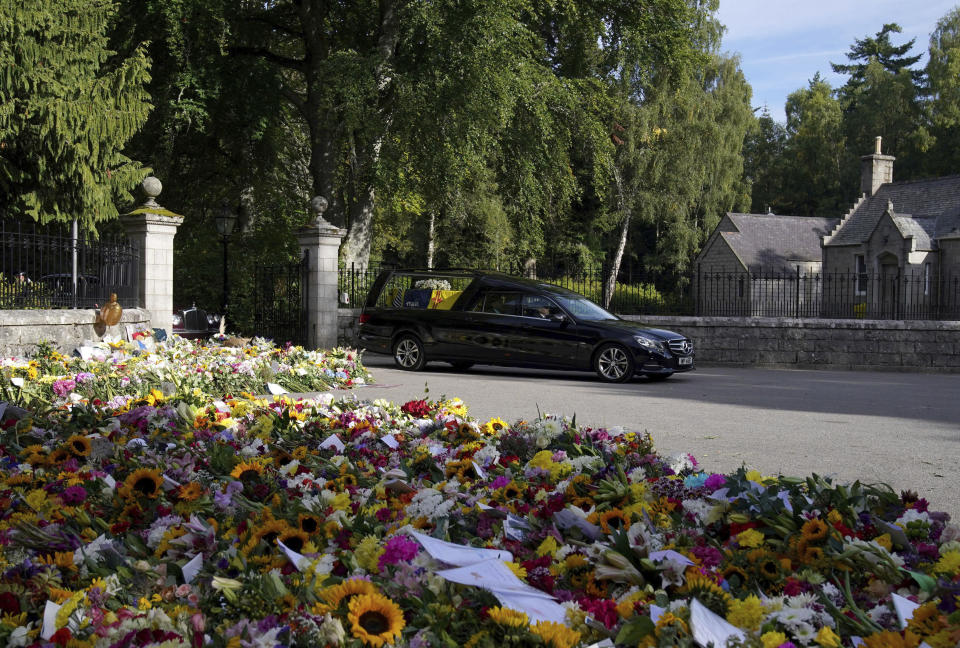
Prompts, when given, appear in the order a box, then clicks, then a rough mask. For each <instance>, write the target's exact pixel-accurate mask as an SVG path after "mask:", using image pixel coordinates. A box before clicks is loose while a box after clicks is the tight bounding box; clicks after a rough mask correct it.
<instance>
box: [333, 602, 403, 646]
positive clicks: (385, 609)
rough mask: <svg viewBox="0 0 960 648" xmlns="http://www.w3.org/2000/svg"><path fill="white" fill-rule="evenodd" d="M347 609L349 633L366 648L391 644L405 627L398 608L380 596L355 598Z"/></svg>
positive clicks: (401, 613)
mask: <svg viewBox="0 0 960 648" xmlns="http://www.w3.org/2000/svg"><path fill="white" fill-rule="evenodd" d="M349 608H350V613H349V614H348V615H347V620H348V621H350V633H351V634H352V635H353V636H354V637H356V638H358V639H360V640H361V641H362V642H363V643H365V644H367V645H368V646H374V647H375V648H379V647H380V646H383V645H384V644H387V643H393V642H394V641H396V640H397V639H399V638H400V631H401V630H403V627H404V626H405V625H406V621H404V618H403V611H402V610H401V609H400V607H399V606H398V605H397V604H396V603H394V602H393V601H392V600H390V599H389V598H387V597H386V596H384V595H382V594H361V595H359V596H355V597H353V599H351V600H350V604H349Z"/></svg>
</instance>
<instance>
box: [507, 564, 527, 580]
mask: <svg viewBox="0 0 960 648" xmlns="http://www.w3.org/2000/svg"><path fill="white" fill-rule="evenodd" d="M505 564H506V565H507V567H509V568H510V571H512V572H513V573H514V575H515V576H516V577H517V578H519V579H520V580H523V579H524V578H526V577H527V570H526V569H525V568H524V566H523V565H521V564H520V563H515V562H508V563H505Z"/></svg>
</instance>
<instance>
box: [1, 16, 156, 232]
mask: <svg viewBox="0 0 960 648" xmlns="http://www.w3.org/2000/svg"><path fill="white" fill-rule="evenodd" d="M114 11H115V8H114V5H113V3H112V2H109V1H107V0H62V1H58V2H46V1H43V0H29V1H27V2H23V1H22V0H0V70H3V73H2V74H0V211H2V212H4V213H6V214H10V215H15V216H16V215H24V216H29V217H31V218H33V219H35V220H38V221H40V222H48V221H69V220H72V219H74V218H76V219H77V220H78V221H79V223H80V225H81V227H82V228H83V229H88V230H93V229H95V225H96V224H97V223H100V222H103V221H108V220H111V219H114V218H116V216H117V207H116V204H117V203H118V202H119V203H129V202H131V201H132V196H131V195H130V193H129V190H130V189H132V188H133V187H134V186H136V185H137V183H139V182H140V181H141V180H142V179H143V178H144V176H145V175H146V174H147V169H144V168H143V167H142V166H141V165H140V164H139V163H138V162H134V161H133V160H131V159H129V158H128V157H126V156H125V155H124V154H123V152H122V151H123V148H124V146H125V144H126V143H127V142H128V140H129V139H130V138H131V137H132V136H133V134H134V133H136V132H137V130H138V129H139V128H140V127H141V125H142V124H143V123H144V121H145V120H146V118H147V115H148V113H149V111H150V108H151V106H150V103H149V97H148V95H147V93H146V90H145V86H146V84H147V82H148V81H149V80H150V76H149V62H148V60H147V56H146V53H145V49H144V47H142V46H138V47H136V48H135V49H134V50H133V51H132V52H131V54H130V55H129V56H128V57H125V58H119V59H115V58H111V57H112V54H113V52H111V51H110V50H109V49H107V30H108V27H109V23H110V20H111V18H112V16H113V14H114Z"/></svg>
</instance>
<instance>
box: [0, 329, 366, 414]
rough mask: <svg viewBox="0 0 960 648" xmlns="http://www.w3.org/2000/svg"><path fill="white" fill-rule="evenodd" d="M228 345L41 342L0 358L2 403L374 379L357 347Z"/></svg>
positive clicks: (296, 388) (177, 340)
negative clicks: (65, 350) (61, 345)
mask: <svg viewBox="0 0 960 648" xmlns="http://www.w3.org/2000/svg"><path fill="white" fill-rule="evenodd" d="M135 335H136V334H135ZM229 339H230V338H227V337H226V336H223V335H221V336H218V337H215V338H214V339H212V340H210V341H209V342H200V341H192V340H187V339H184V338H181V337H179V336H173V337H171V338H168V339H166V340H164V341H162V342H154V341H153V339H152V338H149V339H148V340H147V341H148V342H149V344H144V343H143V341H141V340H138V339H134V341H132V342H128V341H124V340H120V339H117V340H114V341H112V342H100V343H98V344H96V345H89V346H83V347H81V348H80V349H79V350H78V352H77V353H76V354H74V355H69V356H68V355H63V354H61V353H59V352H57V351H56V350H55V349H54V348H53V347H52V346H50V345H46V344H44V345H41V347H40V349H39V351H38V352H37V353H36V354H35V355H34V356H33V357H31V358H0V388H2V391H0V399H2V398H5V399H6V400H13V401H17V402H20V403H38V404H39V403H44V404H58V403H62V402H65V401H66V402H71V403H81V402H97V401H99V402H100V403H110V402H114V401H115V399H117V398H118V397H119V398H120V400H122V399H123V398H124V397H129V396H134V397H142V396H147V395H149V394H150V392H151V391H154V390H159V391H161V392H162V393H166V394H167V395H171V394H174V393H179V394H184V393H195V392H202V393H205V394H239V393H242V392H248V393H254V394H264V393H267V385H269V384H273V385H277V386H279V387H280V388H282V390H285V391H287V392H301V393H302V392H314V391H325V390H328V389H332V388H338V387H352V386H354V385H362V384H364V383H366V382H368V381H369V380H370V375H369V373H368V372H367V370H366V369H365V368H364V367H363V365H362V364H361V363H360V360H359V357H358V353H357V352H356V351H354V350H352V349H343V348H338V349H332V350H327V351H309V350H305V349H304V348H303V347H299V346H290V345H287V346H284V347H277V346H275V345H274V344H273V342H271V341H269V340H263V339H261V338H255V339H254V340H253V343H252V344H245V345H243V346H228V345H226V344H224V342H226V341H228V340H229ZM81 353H82V355H81ZM277 391H280V390H277Z"/></svg>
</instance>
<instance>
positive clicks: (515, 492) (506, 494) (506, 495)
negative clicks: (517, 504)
mask: <svg viewBox="0 0 960 648" xmlns="http://www.w3.org/2000/svg"><path fill="white" fill-rule="evenodd" d="M500 496H501V498H502V499H504V500H515V499H520V498H521V497H523V489H522V488H521V487H520V485H519V484H517V482H510V483H509V484H507V485H506V486H504V487H503V488H501V489H500Z"/></svg>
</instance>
